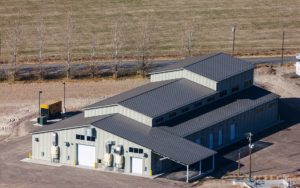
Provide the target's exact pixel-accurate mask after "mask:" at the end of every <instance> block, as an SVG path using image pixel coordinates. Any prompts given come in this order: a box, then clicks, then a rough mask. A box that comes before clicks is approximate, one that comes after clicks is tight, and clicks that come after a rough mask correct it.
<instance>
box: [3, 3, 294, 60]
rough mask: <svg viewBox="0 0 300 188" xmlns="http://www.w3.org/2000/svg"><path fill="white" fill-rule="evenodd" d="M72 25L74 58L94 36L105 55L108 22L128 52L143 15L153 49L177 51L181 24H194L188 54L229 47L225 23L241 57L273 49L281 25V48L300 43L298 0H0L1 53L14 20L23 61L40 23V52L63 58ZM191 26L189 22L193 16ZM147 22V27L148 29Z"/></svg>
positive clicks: (34, 45)
mask: <svg viewBox="0 0 300 188" xmlns="http://www.w3.org/2000/svg"><path fill="white" fill-rule="evenodd" d="M68 12H70V14H71V18H72V21H73V23H74V29H73V57H75V58H76V57H78V58H82V57H88V56H90V54H91V46H92V41H93V40H96V44H97V45H96V56H98V57H103V56H110V54H111V51H112V45H111V44H112V41H113V32H112V30H113V26H114V24H116V23H118V22H122V23H123V24H122V26H120V27H121V28H122V31H123V32H122V33H123V35H122V38H121V39H122V40H123V43H124V46H123V48H122V50H121V52H122V53H123V54H125V55H129V56H132V55H134V54H135V51H136V49H137V45H138V43H139V42H140V40H139V38H140V37H138V36H139V35H140V32H139V31H140V28H141V25H143V24H144V23H145V20H147V18H149V20H150V21H149V23H150V25H151V28H153V32H152V33H151V45H150V46H151V51H152V55H154V56H157V57H166V56H168V57H178V56H180V55H182V40H183V31H184V30H185V29H184V28H186V27H188V26H186V25H193V26H194V33H193V47H192V53H193V54H194V55H196V54H204V53H208V52H213V51H225V52H229V53H230V52H231V46H232V42H231V39H232V32H231V26H232V25H233V24H236V25H237V29H236V52H237V53H238V54H240V55H256V54H261V55H267V54H279V53H280V49H281V42H282V31H283V30H284V31H285V38H286V40H285V47H286V52H287V53H295V52H296V51H297V50H299V48H300V1H297V0H284V1H283V0H255V1H253V0H230V1H229V0H172V1H170V0H81V1H79V0H73V1H71V0H69V1H67V0H60V1H57V0H47V1H46V0H7V1H4V0H3V1H0V32H1V39H2V40H1V41H2V42H1V59H2V60H9V59H10V58H11V57H10V56H9V52H10V51H9V50H8V48H7V47H6V45H5V44H6V42H5V41H8V39H7V38H8V37H7V36H8V34H9V33H11V31H12V28H13V27H14V21H15V20H17V19H18V17H20V21H21V23H22V25H21V26H22V30H23V34H22V36H23V38H24V39H23V40H22V42H21V43H20V46H21V56H22V57H21V59H33V58H35V57H37V56H38V46H39V45H38V43H39V40H38V34H37V25H39V24H38V23H39V19H40V18H41V17H44V19H45V23H46V38H45V55H46V56H48V57H50V56H51V57H65V56H66V49H65V41H66V40H65V39H66V32H65V31H66V28H67V26H66V25H67V24H66V23H67V21H66V20H67V14H68ZM193 19H194V20H195V21H194V24H189V23H192V20H193ZM152 26H153V27H152Z"/></svg>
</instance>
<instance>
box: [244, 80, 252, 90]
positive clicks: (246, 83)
mask: <svg viewBox="0 0 300 188" xmlns="http://www.w3.org/2000/svg"><path fill="white" fill-rule="evenodd" d="M251 85H252V80H246V81H245V82H244V88H247V87H250V86H251Z"/></svg>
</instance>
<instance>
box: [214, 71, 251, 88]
mask: <svg viewBox="0 0 300 188" xmlns="http://www.w3.org/2000/svg"><path fill="white" fill-rule="evenodd" d="M247 80H252V83H253V69H252V70H248V71H246V72H243V73H241V74H238V75H235V76H233V77H230V78H227V79H225V80H222V81H220V82H218V84H217V91H223V90H227V93H231V89H232V87H234V86H236V85H238V86H239V88H240V90H243V89H246V88H244V82H245V81H247ZM251 85H252V84H251Z"/></svg>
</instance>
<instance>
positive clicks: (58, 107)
mask: <svg viewBox="0 0 300 188" xmlns="http://www.w3.org/2000/svg"><path fill="white" fill-rule="evenodd" d="M40 108H41V116H46V117H47V118H48V119H51V118H56V117H61V112H62V102H61V101H55V102H49V103H44V104H41V105H40Z"/></svg>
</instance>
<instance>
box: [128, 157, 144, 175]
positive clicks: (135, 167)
mask: <svg viewBox="0 0 300 188" xmlns="http://www.w3.org/2000/svg"><path fill="white" fill-rule="evenodd" d="M131 172H132V173H134V174H142V173H143V159H141V158H136V157H132V158H131Z"/></svg>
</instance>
